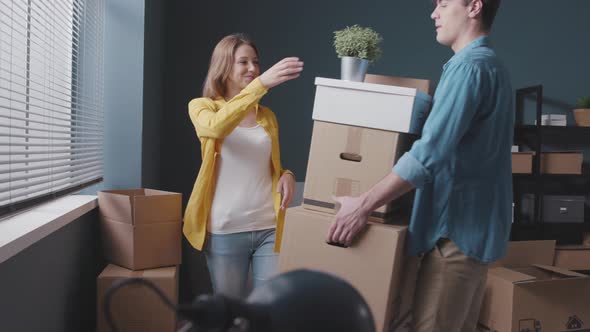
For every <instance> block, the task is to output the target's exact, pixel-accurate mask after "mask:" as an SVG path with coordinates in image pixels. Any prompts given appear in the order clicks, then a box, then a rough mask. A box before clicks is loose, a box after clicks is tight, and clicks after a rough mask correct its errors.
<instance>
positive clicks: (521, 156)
mask: <svg viewBox="0 0 590 332" xmlns="http://www.w3.org/2000/svg"><path fill="white" fill-rule="evenodd" d="M534 154H535V153H534V152H529V151H527V152H512V173H516V174H531V173H532V172H533V155H534Z"/></svg>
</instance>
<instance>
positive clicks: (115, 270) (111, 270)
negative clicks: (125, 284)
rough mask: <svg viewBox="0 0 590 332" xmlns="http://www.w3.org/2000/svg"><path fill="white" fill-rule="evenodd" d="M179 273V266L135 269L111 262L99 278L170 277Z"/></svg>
mask: <svg viewBox="0 0 590 332" xmlns="http://www.w3.org/2000/svg"><path fill="white" fill-rule="evenodd" d="M176 274H177V267H176V266H170V267H160V268H155V269H148V270H140V271H133V270H129V269H126V268H124V267H121V266H119V265H115V264H109V265H107V267H106V268H105V269H104V270H103V271H102V273H101V274H100V275H99V276H98V277H99V278H149V279H153V278H168V277H170V276H174V275H176Z"/></svg>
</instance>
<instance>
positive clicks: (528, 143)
mask: <svg viewBox="0 0 590 332" xmlns="http://www.w3.org/2000/svg"><path fill="white" fill-rule="evenodd" d="M529 96H533V97H534V99H535V100H536V114H535V118H536V124H535V125H527V124H524V102H525V98H527V97H529ZM542 101H543V86H542V85H535V86H530V87H525V88H522V89H518V90H516V125H515V128H514V144H515V145H519V146H525V147H527V148H528V149H529V150H530V151H534V152H535V154H534V156H533V165H532V173H531V174H513V190H514V192H513V194H514V204H515V206H514V223H513V225H512V234H511V238H512V240H538V239H556V240H557V242H558V243H559V244H578V243H580V242H581V241H582V234H583V233H584V232H589V231H590V209H589V208H588V205H587V204H586V205H585V211H584V222H583V223H546V222H543V199H542V198H543V196H544V195H576V196H586V199H588V195H589V194H590V169H582V174H581V175H570V174H563V175H562V174H542V173H541V172H540V169H541V158H540V156H541V152H542V151H543V146H544V145H547V144H556V145H561V146H572V145H574V146H576V147H580V146H584V145H585V146H586V147H587V146H590V127H577V126H567V127H562V126H543V125H541V115H542V104H543V103H542ZM566 150H567V149H566ZM525 194H532V195H533V197H534V200H533V201H534V202H533V207H534V208H533V211H532V218H531V219H529V220H525V219H524V218H523V216H522V213H521V201H522V198H523V195H525Z"/></svg>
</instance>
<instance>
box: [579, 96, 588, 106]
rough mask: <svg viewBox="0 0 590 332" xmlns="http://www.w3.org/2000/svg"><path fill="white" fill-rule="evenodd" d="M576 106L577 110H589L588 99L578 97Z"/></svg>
mask: <svg viewBox="0 0 590 332" xmlns="http://www.w3.org/2000/svg"><path fill="white" fill-rule="evenodd" d="M576 106H577V107H579V108H590V97H588V96H585V97H579V98H578V102H577V103H576Z"/></svg>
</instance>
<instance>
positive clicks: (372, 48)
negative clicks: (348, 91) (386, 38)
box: [334, 24, 383, 82]
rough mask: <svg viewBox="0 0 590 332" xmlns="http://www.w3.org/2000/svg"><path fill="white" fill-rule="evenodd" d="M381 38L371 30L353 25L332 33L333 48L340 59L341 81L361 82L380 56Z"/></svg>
mask: <svg viewBox="0 0 590 332" xmlns="http://www.w3.org/2000/svg"><path fill="white" fill-rule="evenodd" d="M382 40H383V38H381V36H380V35H379V34H378V33H377V32H375V31H374V30H373V29H371V28H364V27H361V26H359V25H358V24H355V25H353V26H351V27H346V28H344V29H342V30H338V31H334V48H335V49H336V53H337V54H338V57H339V58H341V67H340V75H341V79H343V80H347V81H355V82H362V81H364V80H365V74H366V73H367V68H368V67H369V62H373V61H375V60H377V59H378V58H379V56H381V48H380V45H379V44H380V43H381V41H382Z"/></svg>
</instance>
